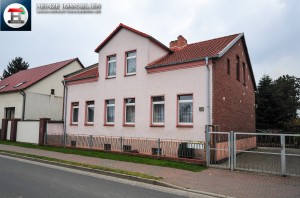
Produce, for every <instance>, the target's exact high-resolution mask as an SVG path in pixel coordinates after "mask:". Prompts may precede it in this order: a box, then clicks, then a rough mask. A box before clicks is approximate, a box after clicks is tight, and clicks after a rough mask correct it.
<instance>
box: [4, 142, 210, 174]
mask: <svg viewBox="0 0 300 198" xmlns="http://www.w3.org/2000/svg"><path fill="white" fill-rule="evenodd" d="M0 144H5V145H13V146H19V147H25V148H32V149H40V150H46V151H53V152H59V153H65V154H74V155H81V156H87V157H96V158H102V159H110V160H117V161H124V162H132V163H138V164H147V165H155V166H162V167H170V168H176V169H182V170H187V171H192V172H200V171H202V170H205V169H206V167H205V166H203V165H200V164H193V163H186V162H176V161H169V160H165V159H153V158H147V157H144V156H131V155H125V154H121V153H110V152H104V151H99V150H97V151H95V150H81V149H74V148H66V147H54V146H39V145H36V144H30V143H21V142H10V141H3V140H1V141H0Z"/></svg>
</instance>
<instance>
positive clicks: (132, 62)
mask: <svg viewBox="0 0 300 198" xmlns="http://www.w3.org/2000/svg"><path fill="white" fill-rule="evenodd" d="M135 72H136V58H130V59H127V73H135Z"/></svg>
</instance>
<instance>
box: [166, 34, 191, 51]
mask: <svg viewBox="0 0 300 198" xmlns="http://www.w3.org/2000/svg"><path fill="white" fill-rule="evenodd" d="M186 45H187V40H186V39H185V38H184V37H183V36H181V35H179V36H178V37H177V40H175V41H171V42H170V49H171V50H175V51H176V50H180V49H181V48H182V47H184V46H186Z"/></svg>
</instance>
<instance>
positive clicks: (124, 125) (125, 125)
mask: <svg viewBox="0 0 300 198" xmlns="http://www.w3.org/2000/svg"><path fill="white" fill-rule="evenodd" d="M123 127H135V124H123Z"/></svg>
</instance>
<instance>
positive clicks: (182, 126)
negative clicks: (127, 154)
mask: <svg viewBox="0 0 300 198" xmlns="http://www.w3.org/2000/svg"><path fill="white" fill-rule="evenodd" d="M176 127H178V128H193V127H194V126H193V125H181V124H177V126H176Z"/></svg>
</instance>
